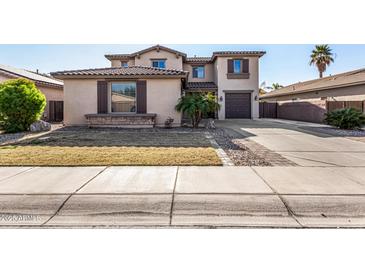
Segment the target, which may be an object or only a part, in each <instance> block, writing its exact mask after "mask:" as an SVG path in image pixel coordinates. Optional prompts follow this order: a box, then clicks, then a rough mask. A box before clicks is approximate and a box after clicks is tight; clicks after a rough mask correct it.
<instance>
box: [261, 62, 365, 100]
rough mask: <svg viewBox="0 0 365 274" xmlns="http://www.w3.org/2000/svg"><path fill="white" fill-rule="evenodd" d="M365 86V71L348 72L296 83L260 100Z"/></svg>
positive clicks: (263, 96) (270, 93)
mask: <svg viewBox="0 0 365 274" xmlns="http://www.w3.org/2000/svg"><path fill="white" fill-rule="evenodd" d="M361 84H365V69H358V70H353V71H348V72H344V73H340V74H336V75H331V76H327V77H323V78H319V79H314V80H310V81H305V82H299V83H295V84H292V85H289V86H286V87H283V88H280V89H277V90H274V91H271V92H268V93H267V94H265V95H262V96H260V98H271V97H276V96H284V95H290V94H300V93H305V92H311V91H318V90H324V89H330V88H338V87H344V86H353V85H361Z"/></svg>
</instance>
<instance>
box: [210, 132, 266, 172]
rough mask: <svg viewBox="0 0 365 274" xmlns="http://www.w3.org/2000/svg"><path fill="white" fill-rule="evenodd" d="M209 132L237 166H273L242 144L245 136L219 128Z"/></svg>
mask: <svg viewBox="0 0 365 274" xmlns="http://www.w3.org/2000/svg"><path fill="white" fill-rule="evenodd" d="M209 132H210V134H211V135H212V136H213V138H214V139H215V140H216V142H217V143H218V145H219V146H220V147H221V148H222V149H223V150H224V151H225V152H226V154H227V155H228V157H229V158H230V159H231V160H232V162H233V163H234V164H235V165H236V166H270V165H271V164H270V163H269V162H268V161H266V160H265V159H264V158H262V157H260V156H258V155H256V154H255V153H253V152H252V151H251V150H250V149H248V148H247V146H245V145H244V144H242V142H241V141H240V139H242V138H243V136H242V135H241V134H239V133H237V132H235V131H234V130H230V129H222V128H217V129H215V130H210V131H209Z"/></svg>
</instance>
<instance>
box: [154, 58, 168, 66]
mask: <svg viewBox="0 0 365 274" xmlns="http://www.w3.org/2000/svg"><path fill="white" fill-rule="evenodd" d="M152 67H154V68H166V60H162V59H161V60H157V59H156V60H152Z"/></svg>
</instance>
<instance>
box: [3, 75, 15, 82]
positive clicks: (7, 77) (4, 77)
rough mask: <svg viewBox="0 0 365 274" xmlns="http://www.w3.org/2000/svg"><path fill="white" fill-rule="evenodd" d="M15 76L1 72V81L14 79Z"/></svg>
mask: <svg viewBox="0 0 365 274" xmlns="http://www.w3.org/2000/svg"><path fill="white" fill-rule="evenodd" d="M14 78H15V77H13V78H11V77H9V76H5V75H4V74H2V73H0V83H2V82H5V81H6V80H9V79H14Z"/></svg>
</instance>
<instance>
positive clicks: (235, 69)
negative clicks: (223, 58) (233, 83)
mask: <svg viewBox="0 0 365 274" xmlns="http://www.w3.org/2000/svg"><path fill="white" fill-rule="evenodd" d="M233 72H234V73H241V72H242V69H241V60H233Z"/></svg>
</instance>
